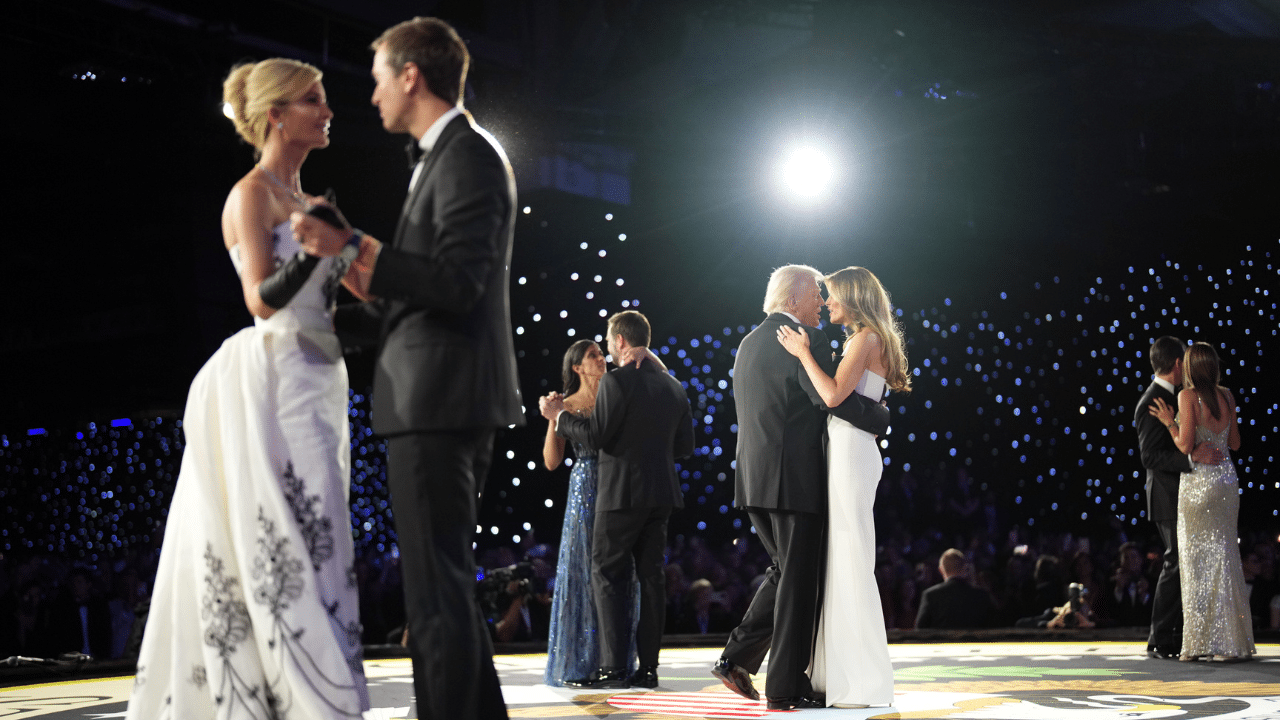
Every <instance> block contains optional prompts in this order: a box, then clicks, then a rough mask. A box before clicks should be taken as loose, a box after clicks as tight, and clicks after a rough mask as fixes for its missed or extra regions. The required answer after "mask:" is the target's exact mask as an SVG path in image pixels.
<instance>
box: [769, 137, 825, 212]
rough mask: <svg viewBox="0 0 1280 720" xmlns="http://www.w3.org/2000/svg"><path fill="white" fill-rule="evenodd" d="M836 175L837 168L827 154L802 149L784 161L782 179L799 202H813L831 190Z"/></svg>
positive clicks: (811, 149) (812, 149) (792, 152)
mask: <svg viewBox="0 0 1280 720" xmlns="http://www.w3.org/2000/svg"><path fill="white" fill-rule="evenodd" d="M835 174H836V173H835V166H834V165H833V164H832V162H831V159H830V158H829V157H828V156H827V155H826V154H825V153H822V152H820V151H818V150H817V149H815V148H812V147H801V148H797V149H795V150H792V151H791V153H790V155H788V156H787V157H786V158H785V159H784V160H783V161H782V166H781V175H780V179H781V181H782V185H783V187H785V188H786V189H787V191H789V192H790V193H791V194H792V196H794V197H795V198H796V199H797V200H801V201H805V202H812V201H815V200H817V199H819V198H821V197H822V196H823V195H825V194H826V192H827V190H829V189H830V188H831V182H832V180H833V179H834V178H835Z"/></svg>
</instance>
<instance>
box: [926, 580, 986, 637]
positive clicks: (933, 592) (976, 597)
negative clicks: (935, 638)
mask: <svg viewBox="0 0 1280 720" xmlns="http://www.w3.org/2000/svg"><path fill="white" fill-rule="evenodd" d="M994 614H995V609H994V608H993V607H992V604H991V596H990V595H988V594H987V592H986V591H985V590H982V589H981V588H976V587H974V586H972V585H970V584H969V582H968V581H967V580H965V579H964V578H959V577H953V578H951V579H949V580H946V581H943V582H940V583H938V584H937V585H934V586H933V587H931V588H929V589H928V590H925V591H924V593H922V594H921V595H920V610H919V612H917V613H916V629H917V630H923V629H926V628H934V629H956V630H959V629H968V628H985V627H990V626H991V621H992V619H993V615H994Z"/></svg>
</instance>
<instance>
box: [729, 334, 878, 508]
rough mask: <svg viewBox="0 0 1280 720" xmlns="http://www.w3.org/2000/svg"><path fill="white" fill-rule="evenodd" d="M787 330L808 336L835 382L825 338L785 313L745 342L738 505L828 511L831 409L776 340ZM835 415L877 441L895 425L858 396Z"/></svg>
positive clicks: (737, 393) (740, 356)
mask: <svg viewBox="0 0 1280 720" xmlns="http://www.w3.org/2000/svg"><path fill="white" fill-rule="evenodd" d="M782 325H787V326H788V327H790V328H792V329H794V330H798V331H800V332H804V333H807V334H808V335H809V347H810V348H812V350H813V356H814V358H815V359H816V360H817V361H818V366H819V367H821V368H822V370H823V372H825V373H827V375H832V376H834V362H833V361H832V359H831V357H830V353H829V352H827V350H826V349H827V348H828V347H829V344H830V341H829V340H827V336H826V335H825V334H823V333H822V331H820V330H818V329H817V328H811V327H807V326H804V325H800V324H798V323H796V322H793V321H792V320H791V319H790V318H788V317H787V316H786V315H783V314H782V313H774V314H772V315H769V316H768V317H766V318H765V319H764V322H762V323H760V325H759V326H758V327H756V329H754V330H752V331H751V332H749V333H747V336H746V337H744V338H743V339H742V344H741V345H739V346H738V353H737V356H736V358H735V360H734V363H733V398H734V403H735V404H736V405H737V410H738V450H737V476H736V478H735V487H734V491H735V492H734V504H735V505H737V506H738V507H746V508H760V509H764V510H794V511H801V512H810V513H824V512H826V509H827V460H826V452H825V440H826V434H827V415H828V408H827V405H826V403H825V402H823V400H822V396H821V395H819V394H818V390H817V388H815V387H814V386H813V382H812V381H810V380H809V374H808V373H807V372H805V369H804V366H803V365H802V364H800V359H799V358H797V357H795V356H794V355H792V354H791V353H789V352H787V349H786V348H785V347H783V346H782V343H780V342H778V328H780V327H781V326H782ZM829 412H830V413H831V414H834V415H836V416H838V417H841V418H843V419H845V420H848V421H849V422H850V423H852V424H853V425H854V426H855V427H858V428H861V429H863V430H866V431H867V432H870V433H873V434H876V435H883V434H884V431H885V430H886V429H888V427H889V409H888V408H886V407H885V406H883V405H881V404H880V403H879V402H877V401H874V400H870V399H868V398H864V397H862V396H861V395H859V394H857V393H852V394H851V395H850V396H849V398H848V399H847V400H846V401H845V402H843V403H841V405H840V406H839V407H838V408H831V409H830V411H829Z"/></svg>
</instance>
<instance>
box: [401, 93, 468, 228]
mask: <svg viewBox="0 0 1280 720" xmlns="http://www.w3.org/2000/svg"><path fill="white" fill-rule="evenodd" d="M470 125H471V115H470V114H469V113H467V112H465V111H464V112H463V113H462V114H461V115H459V116H457V117H455V118H454V119H452V120H450V121H449V124H448V125H446V126H445V128H444V130H443V131H442V132H441V133H440V137H438V138H436V144H435V145H433V146H432V147H431V152H429V153H427V154H426V155H424V156H423V158H422V160H420V161H419V163H420V164H421V165H422V171H421V172H419V173H418V182H417V183H415V184H414V186H413V188H412V189H411V190H410V191H409V193H408V194H407V195H406V196H405V199H404V204H403V205H402V206H401V207H400V222H399V223H398V224H397V225H396V234H395V236H394V239H393V241H392V245H391V246H392V247H399V246H400V242H401V240H402V239H403V236H404V226H405V223H406V221H407V220H408V219H409V214H410V212H411V210H412V208H413V207H414V205H415V204H416V203H417V201H418V197H419V196H420V195H421V194H422V193H423V192H425V188H426V187H427V185H428V184H429V183H430V182H431V172H432V170H433V169H434V168H435V166H436V163H438V162H439V160H440V155H441V152H442V151H443V149H444V147H445V146H446V145H448V143H449V141H450V140H452V139H453V136H454V135H456V134H458V133H460V132H462V131H463V129H464V128H467V127H470Z"/></svg>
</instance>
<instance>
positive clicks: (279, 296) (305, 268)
mask: <svg viewBox="0 0 1280 720" xmlns="http://www.w3.org/2000/svg"><path fill="white" fill-rule="evenodd" d="M324 195H325V199H326V200H328V201H329V202H330V203H333V202H334V201H335V198H334V195H333V190H332V189H330V190H327V191H325V194H324ZM307 214H308V215H310V216H312V217H315V218H319V219H320V220H323V221H325V222H326V223H328V224H330V225H332V226H333V227H335V228H337V229H339V230H350V229H351V225H350V223H348V222H347V219H346V218H345V217H343V215H342V211H340V210H338V206H337V205H312V206H311V207H309V208H307ZM319 263H320V258H318V257H316V256H315V255H308V254H307V253H305V252H299V253H298V254H297V255H294V256H293V257H292V258H290V259H289V261H288V262H286V263H285V264H283V265H281V266H280V267H279V268H276V271H275V272H274V273H272V274H271V275H270V276H268V277H267V278H265V279H264V280H263V281H262V282H261V283H260V284H259V285H258V297H261V298H262V302H264V303H266V304H267V305H268V306H269V307H271V308H273V309H275V310H279V309H280V308H282V307H284V306H285V305H288V304H289V301H290V300H292V299H293V296H294V295H297V294H298V291H299V290H301V289H302V286H303V285H305V284H306V282H307V279H308V278H310V277H311V273H312V272H313V271H314V270H315V269H316V265H318V264H319Z"/></svg>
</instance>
